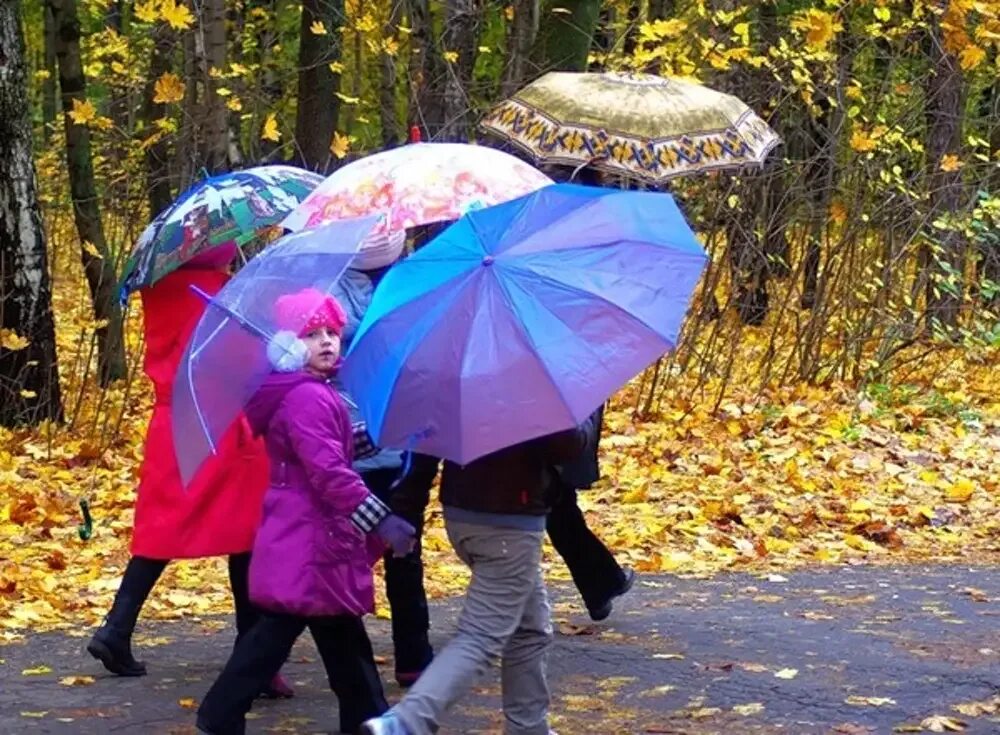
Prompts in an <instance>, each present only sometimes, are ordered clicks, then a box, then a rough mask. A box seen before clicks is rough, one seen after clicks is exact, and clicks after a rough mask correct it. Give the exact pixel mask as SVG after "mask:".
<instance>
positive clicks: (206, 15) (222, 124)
mask: <svg viewBox="0 0 1000 735" xmlns="http://www.w3.org/2000/svg"><path fill="white" fill-rule="evenodd" d="M200 26H201V27H200V31H201V33H202V34H203V43H204V49H205V56H204V58H205V65H204V69H203V70H202V73H203V77H202V89H203V91H204V97H203V98H202V102H201V107H202V110H203V112H204V117H203V118H202V136H201V140H202V145H203V146H204V149H203V152H202V155H201V161H202V166H204V167H205V169H206V170H207V171H208V172H209V173H211V174H218V173H223V172H225V171H228V170H229V168H230V162H229V113H228V111H227V109H226V100H225V99H224V98H223V97H222V96H221V95H219V93H218V89H219V87H221V86H223V80H222V79H219V78H216V77H215V76H213V74H212V72H213V70H217V71H218V72H221V71H223V70H224V69H225V67H226V3H225V0H203V3H202V17H201V24H200Z"/></svg>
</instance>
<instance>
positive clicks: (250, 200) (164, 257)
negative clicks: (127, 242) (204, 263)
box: [122, 165, 323, 293]
mask: <svg viewBox="0 0 1000 735" xmlns="http://www.w3.org/2000/svg"><path fill="white" fill-rule="evenodd" d="M322 181H323V178H322V177H321V176H319V175H318V174H314V173H312V172H310V171H305V170H302V169H298V168H295V167H293V166H280V165H279V166H259V167H256V168H250V169H246V170H245V171H234V172H232V173H227V174H222V175H220V176H214V177H211V178H208V179H205V180H204V181H200V182H198V183H196V184H194V185H193V186H192V187H191V188H189V189H188V190H187V191H186V192H185V193H184V194H182V195H181V196H180V197H179V198H178V199H177V201H175V202H174V203H173V204H172V205H171V206H170V207H168V208H167V209H165V210H164V211H163V212H161V213H160V214H159V215H158V216H157V217H156V218H155V219H154V220H153V221H152V222H151V223H150V224H149V225H148V226H147V227H146V229H145V230H143V232H142V234H141V235H140V236H139V239H138V241H137V242H136V245H135V247H134V248H133V250H132V253H131V255H130V256H129V260H128V262H127V263H126V265H125V268H124V270H123V273H122V287H123V290H124V291H125V293H128V292H129V291H134V290H136V289H138V288H141V287H143V286H148V285H151V284H152V283H154V282H155V281H156V280H157V279H158V278H161V277H162V276H163V275H165V274H166V273H169V272H170V271H171V270H173V269H175V268H177V267H178V266H180V265H182V264H183V263H184V262H186V261H187V260H190V259H191V258H192V257H193V256H194V255H196V254H197V253H198V252H200V251H203V250H205V249H207V248H210V247H213V246H218V245H223V244H226V243H230V242H233V243H236V244H237V245H243V244H245V243H246V242H248V241H250V240H252V239H253V238H254V237H256V236H257V235H258V233H259V232H260V231H261V230H262V229H263V228H266V227H270V226H272V225H275V224H277V223H278V222H280V221H281V220H282V219H283V218H284V217H285V216H287V214H288V213H289V212H291V211H292V210H293V209H294V208H295V207H296V206H297V205H298V204H299V202H301V201H302V200H303V199H305V198H306V196H307V195H308V194H309V193H310V192H311V191H312V190H313V189H314V188H315V187H316V186H317V185H318V184H320V183H321V182H322Z"/></svg>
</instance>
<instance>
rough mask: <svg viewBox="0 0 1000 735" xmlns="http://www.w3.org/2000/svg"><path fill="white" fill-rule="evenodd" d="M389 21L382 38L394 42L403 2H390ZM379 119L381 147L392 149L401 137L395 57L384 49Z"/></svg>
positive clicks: (383, 30) (380, 68)
mask: <svg viewBox="0 0 1000 735" xmlns="http://www.w3.org/2000/svg"><path fill="white" fill-rule="evenodd" d="M391 2H392V9H391V10H390V11H389V19H388V21H386V24H385V27H384V28H383V29H382V37H383V38H385V39H393V40H395V38H396V36H397V34H398V28H399V22H400V20H402V18H403V0H391ZM378 103H379V105H378V106H379V119H380V122H381V125H382V145H384V146H385V147H386V148H392V147H394V146H396V145H398V144H399V142H400V140H401V139H402V135H401V133H400V129H399V118H398V116H397V113H396V56H394V55H392V54H389V53H387V52H386V51H385V50H384V49H383V50H382V53H381V55H380V57H379V88H378Z"/></svg>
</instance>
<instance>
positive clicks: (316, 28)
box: [309, 20, 327, 36]
mask: <svg viewBox="0 0 1000 735" xmlns="http://www.w3.org/2000/svg"><path fill="white" fill-rule="evenodd" d="M309 32H310V33H312V34H313V35H314V36H325V35H326V34H327V30H326V26H325V25H323V21H321V20H314V21H313V22H312V25H310V26H309Z"/></svg>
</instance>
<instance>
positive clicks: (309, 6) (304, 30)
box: [295, 0, 344, 171]
mask: <svg viewBox="0 0 1000 735" xmlns="http://www.w3.org/2000/svg"><path fill="white" fill-rule="evenodd" d="M317 21H319V22H321V23H322V24H323V25H324V27H325V28H326V30H327V33H326V35H317V34H315V33H313V32H312V31H311V30H309V29H310V27H311V26H312V24H313V23H315V22H317ZM343 24H344V0H304V2H303V3H302V22H301V24H300V30H299V87H298V99H299V107H298V111H297V114H296V117H295V145H296V148H297V152H296V159H297V160H298V163H299V165H301V166H303V167H304V168H308V169H312V170H314V171H325V170H326V168H327V166H328V165H329V161H330V141H331V140H333V133H334V131H335V130H336V129H337V116H338V114H339V113H340V103H339V101H338V99H337V97H336V94H337V92H339V91H340V74H334V73H333V72H332V71H330V64H332V63H334V62H337V61H340V58H341V53H342V49H341V42H340V27H341V26H342V25H343Z"/></svg>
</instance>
